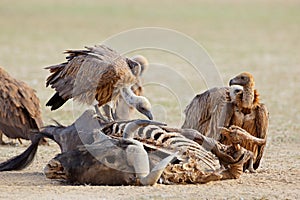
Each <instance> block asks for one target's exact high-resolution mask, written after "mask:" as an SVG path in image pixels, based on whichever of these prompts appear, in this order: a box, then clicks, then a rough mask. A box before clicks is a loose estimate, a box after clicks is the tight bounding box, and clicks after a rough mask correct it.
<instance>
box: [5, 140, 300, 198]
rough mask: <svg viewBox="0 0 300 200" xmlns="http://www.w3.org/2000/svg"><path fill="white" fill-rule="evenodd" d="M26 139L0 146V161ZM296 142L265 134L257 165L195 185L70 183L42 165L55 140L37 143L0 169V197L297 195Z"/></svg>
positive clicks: (53, 151) (299, 175) (299, 194)
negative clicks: (30, 153) (14, 164)
mask: <svg viewBox="0 0 300 200" xmlns="http://www.w3.org/2000/svg"><path fill="white" fill-rule="evenodd" d="M25 147H26V145H21V146H19V147H8V146H5V147H0V152H1V154H0V155H1V161H2V160H5V159H6V158H9V157H11V156H13V155H16V153H17V152H20V151H22V150H23V149H24V148H25ZM298 150H299V144H297V143H296V142H295V140H293V139H286V138H276V139H275V138H274V139H272V138H271V139H269V141H268V146H267V149H266V153H265V156H264V159H263V162H262V165H261V167H260V168H259V169H258V170H257V173H255V174H249V173H245V174H243V175H242V177H241V178H240V179H237V180H226V181H219V182H211V183H207V184H199V185H161V184H157V185H155V186H153V187H136V186H119V187H112V186H90V185H84V186H71V185H66V184H64V183H62V182H59V181H55V180H50V179H47V178H46V177H45V176H44V174H43V167H44V166H45V165H46V163H47V162H48V161H49V160H50V159H51V158H52V157H53V156H54V155H55V154H56V153H58V152H59V149H58V147H57V145H56V144H54V143H50V146H40V147H39V150H38V153H37V156H36V159H35V160H34V162H33V163H32V164H31V165H30V167H28V168H27V169H25V170H22V171H18V172H1V173H0V198H1V199H11V198H14V199H183V198H187V199H299V198H300V188H299V185H300V169H299V167H300V163H299V157H300V153H299V151H298Z"/></svg>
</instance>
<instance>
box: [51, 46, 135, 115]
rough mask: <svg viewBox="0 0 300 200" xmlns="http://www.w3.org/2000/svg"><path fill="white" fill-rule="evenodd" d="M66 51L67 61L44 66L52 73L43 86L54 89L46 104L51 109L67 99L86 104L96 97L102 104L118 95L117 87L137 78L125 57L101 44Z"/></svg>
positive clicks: (130, 82) (132, 82)
mask: <svg viewBox="0 0 300 200" xmlns="http://www.w3.org/2000/svg"><path fill="white" fill-rule="evenodd" d="M66 53H68V54H69V55H68V56H67V62H65V63H62V64H59V65H54V66H50V67H47V68H46V69H49V70H50V72H51V73H52V74H51V75H50V76H49V77H48V78H47V81H46V86H49V85H51V87H52V88H54V89H55V90H56V94H55V95H54V96H53V97H52V98H51V99H50V100H49V101H48V103H47V104H46V105H48V106H52V108H51V109H52V110H55V109H57V108H59V107H60V106H62V105H63V104H64V103H65V102H66V101H67V100H68V99H70V98H74V100H77V101H79V102H81V103H87V104H92V102H93V101H94V100H95V99H96V100H97V101H98V103H99V106H101V105H103V104H105V103H107V102H109V101H110V100H112V98H113V97H114V96H115V95H117V89H118V88H120V87H123V86H124V85H126V84H130V85H131V84H134V82H135V81H136V80H135V76H134V75H133V73H132V70H131V68H130V67H129V64H128V62H127V61H128V59H127V58H124V57H122V56H120V55H119V54H118V53H117V52H116V51H114V50H112V49H110V48H108V47H106V46H104V45H98V46H94V47H86V50H68V51H66Z"/></svg>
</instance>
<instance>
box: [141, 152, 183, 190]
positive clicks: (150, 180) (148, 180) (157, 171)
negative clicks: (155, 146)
mask: <svg viewBox="0 0 300 200" xmlns="http://www.w3.org/2000/svg"><path fill="white" fill-rule="evenodd" d="M177 155H178V151H177V152H175V153H174V154H172V155H169V156H168V157H166V158H164V159H163V160H162V161H160V162H159V163H158V164H157V165H156V166H155V167H154V168H153V169H152V170H151V172H150V173H149V174H148V175H147V176H146V177H143V178H141V180H140V182H141V184H142V185H145V186H146V185H154V184H155V183H156V182H157V181H158V179H159V178H160V176H161V174H162V173H163V171H164V170H165V168H166V167H167V165H168V164H169V163H170V162H171V161H172V160H173V159H174V158H175V157H176V156H177Z"/></svg>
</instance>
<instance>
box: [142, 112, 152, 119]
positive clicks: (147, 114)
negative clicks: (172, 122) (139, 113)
mask: <svg viewBox="0 0 300 200" xmlns="http://www.w3.org/2000/svg"><path fill="white" fill-rule="evenodd" d="M143 114H144V115H145V116H146V117H147V118H148V119H150V120H153V115H152V113H151V111H145V112H143Z"/></svg>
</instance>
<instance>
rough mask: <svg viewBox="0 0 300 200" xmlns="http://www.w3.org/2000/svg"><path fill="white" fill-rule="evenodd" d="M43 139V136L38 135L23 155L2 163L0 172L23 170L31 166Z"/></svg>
mask: <svg viewBox="0 0 300 200" xmlns="http://www.w3.org/2000/svg"><path fill="white" fill-rule="evenodd" d="M42 138H43V136H42V135H37V136H36V138H35V139H33V140H32V143H31V145H30V146H29V147H28V148H27V149H26V150H25V151H24V152H23V153H21V154H20V155H17V156H15V157H13V158H11V159H9V160H7V161H5V162H3V163H0V171H13V170H21V169H24V168H26V167H27V166H28V165H30V164H31V162H32V161H33V158H34V156H35V154H36V152H37V149H38V146H39V142H40V140H41V139H42Z"/></svg>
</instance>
